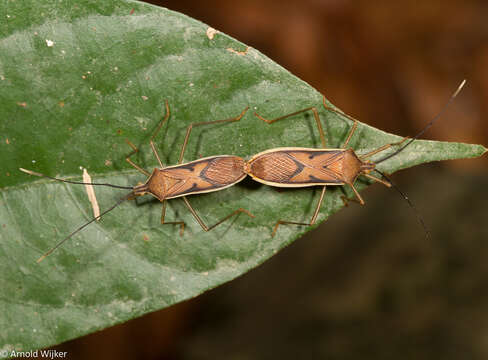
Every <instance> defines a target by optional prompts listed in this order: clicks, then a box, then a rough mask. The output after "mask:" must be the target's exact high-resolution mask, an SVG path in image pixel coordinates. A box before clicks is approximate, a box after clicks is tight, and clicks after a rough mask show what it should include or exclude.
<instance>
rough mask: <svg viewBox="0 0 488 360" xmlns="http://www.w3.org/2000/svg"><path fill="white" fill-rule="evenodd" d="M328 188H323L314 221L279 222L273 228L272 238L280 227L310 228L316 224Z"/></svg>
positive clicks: (313, 217)
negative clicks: (297, 226)
mask: <svg viewBox="0 0 488 360" xmlns="http://www.w3.org/2000/svg"><path fill="white" fill-rule="evenodd" d="M326 188H327V187H326V186H323V187H322V192H321V193H320V198H319V201H318V202H317V206H316V207H315V211H314V213H313V216H312V219H311V220H310V222H308V223H302V222H297V221H288V220H281V219H280V220H278V221H277V222H276V224H275V226H274V227H273V233H272V234H271V237H274V236H275V235H276V232H277V231H278V227H279V226H280V225H305V226H307V225H308V226H310V225H313V224H315V221H316V220H317V216H318V215H319V211H320V207H321V206H322V201H323V200H324V196H325V190H326Z"/></svg>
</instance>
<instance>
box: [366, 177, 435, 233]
mask: <svg viewBox="0 0 488 360" xmlns="http://www.w3.org/2000/svg"><path fill="white" fill-rule="evenodd" d="M374 171H376V172H377V173H378V174H380V175H381V176H382V177H383V178H385V179H386V180H387V181H388V182H389V183H390V185H391V186H392V187H393V188H394V189H395V190H396V191H397V192H398V193H399V194H400V196H401V197H403V198H404V199H405V201H406V202H407V203H408V205H410V207H411V208H412V209H413V211H414V212H415V215H416V216H417V220H418V221H419V223H420V225H422V227H423V228H424V231H425V236H426V238H427V240H429V239H431V234H430V230H429V228H428V227H427V225H426V224H425V222H424V219H423V217H422V215H421V214H420V211H419V210H418V209H417V207H416V206H415V205H414V204H413V202H412V201H411V200H410V198H409V197H408V196H407V195H406V194H405V193H404V192H403V191H401V190H400V188H399V187H398V186H397V185H396V184H395V183H394V182H393V181H392V180H391V179H390V178H389V177H388V176H386V175H385V174H384V173H383V172H381V171H379V170H378V169H374Z"/></svg>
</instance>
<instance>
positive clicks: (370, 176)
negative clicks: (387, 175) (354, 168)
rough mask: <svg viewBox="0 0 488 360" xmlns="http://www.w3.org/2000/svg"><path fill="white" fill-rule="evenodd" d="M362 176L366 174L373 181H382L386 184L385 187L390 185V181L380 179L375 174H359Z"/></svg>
mask: <svg viewBox="0 0 488 360" xmlns="http://www.w3.org/2000/svg"><path fill="white" fill-rule="evenodd" d="M361 175H363V176H366V177H367V178H368V179H371V180H373V181H376V182H379V183H382V184H383V185H385V186H387V187H391V183H389V182H388V181H385V180H383V179H380V178H377V177H375V176H372V175H369V174H364V173H363V174H361Z"/></svg>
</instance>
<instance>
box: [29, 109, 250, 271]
mask: <svg viewBox="0 0 488 360" xmlns="http://www.w3.org/2000/svg"><path fill="white" fill-rule="evenodd" d="M165 108H166V115H165V116H164V118H163V120H162V121H161V122H160V123H159V125H158V127H157V128H156V130H155V131H154V133H153V135H152V136H151V139H150V141H149V143H150V145H151V149H152V152H153V154H154V156H155V157H156V159H157V160H158V163H159V166H160V167H159V168H155V169H153V171H152V173H149V172H148V171H146V170H145V169H143V168H142V167H140V166H139V165H137V164H135V163H134V162H133V161H132V160H131V159H130V157H131V156H132V155H134V154H135V153H136V152H138V149H137V147H136V146H135V145H133V144H132V143H131V142H130V141H128V140H127V143H128V144H129V146H130V147H131V148H132V149H133V151H132V152H131V153H130V154H129V156H128V157H127V158H126V160H127V162H128V163H129V164H131V165H132V166H133V167H134V168H136V169H137V170H138V171H139V172H141V173H143V174H144V175H146V176H147V177H148V178H147V180H146V182H145V183H144V184H140V185H136V186H134V187H128V186H118V185H112V184H102V183H84V182H79V181H70V180H63V179H58V178H55V177H51V176H47V175H43V174H40V173H37V172H34V171H31V170H25V169H22V168H20V170H21V171H23V172H25V173H27V174H30V175H35V176H40V177H46V178H49V179H53V180H57V181H62V182H66V183H71V184H89V185H100V186H110V187H114V188H119V189H130V190H131V192H130V193H128V194H127V195H125V196H124V197H122V198H121V199H119V200H118V201H117V202H116V203H115V204H114V205H112V206H111V207H110V208H109V209H107V210H105V211H104V212H102V213H101V214H100V215H99V216H96V217H94V218H93V219H91V220H90V221H88V222H87V223H85V224H83V225H82V226H80V227H79V228H78V229H76V230H75V231H73V232H72V233H71V234H69V235H68V236H66V237H65V238H64V239H63V240H61V241H60V242H58V243H57V244H56V245H55V246H54V247H52V248H51V249H49V250H48V251H47V252H46V253H44V255H42V256H41V257H40V258H39V259H38V260H37V262H38V263H39V262H41V261H42V260H43V259H44V258H46V256H48V255H49V254H51V253H52V252H53V251H54V250H56V249H57V248H58V247H59V246H61V245H62V244H63V243H64V242H65V241H67V240H68V239H70V238H71V237H72V236H73V235H75V234H76V233H77V232H79V231H80V230H82V229H83V228H85V227H86V226H88V225H89V224H91V223H92V222H93V221H95V220H97V219H99V218H101V217H102V216H103V215H105V214H106V213H108V212H110V211H112V210H113V209H114V208H116V207H117V206H119V205H120V204H121V203H123V202H124V201H126V200H129V199H134V198H135V197H137V196H142V195H145V194H150V195H152V196H154V197H155V198H156V199H158V200H159V201H161V202H162V203H163V206H162V212H161V224H163V225H166V224H174V225H180V235H183V231H184V228H185V223H184V222H183V221H166V220H165V214H166V200H168V199H174V198H178V197H182V198H183V201H184V203H185V205H186V206H187V207H188V209H189V210H190V212H191V214H192V215H193V217H194V218H195V219H196V221H197V222H198V223H199V224H200V226H201V227H202V229H203V230H204V231H210V230H212V229H213V228H215V227H216V226H218V225H220V224H222V223H223V222H224V221H226V220H227V219H229V218H231V217H232V216H234V215H237V214H238V213H241V212H243V213H245V214H246V215H248V216H250V217H254V215H252V214H251V213H250V212H249V211H247V210H245V209H242V208H239V209H237V210H235V211H233V212H232V213H230V214H229V215H227V216H226V217H224V218H223V219H221V220H219V221H217V222H216V223H215V224H213V225H211V226H207V225H206V224H205V223H204V221H203V220H202V219H201V218H200V216H199V215H198V214H197V212H196V211H195V209H193V207H192V206H191V204H190V202H189V201H188V199H187V198H186V197H187V196H188V195H193V194H202V193H208V192H213V191H218V190H223V189H225V188H228V187H229V186H232V185H234V184H237V183H238V182H239V181H241V180H243V179H244V178H245V177H246V173H245V172H244V163H245V162H244V159H242V158H240V157H238V156H233V155H217V156H209V157H206V158H202V159H198V160H194V161H190V162H187V163H183V156H184V154H185V149H186V146H187V144H188V140H189V138H190V134H191V131H192V129H193V128H195V127H197V126H203V125H211V124H219V123H226V122H235V121H239V120H240V119H241V118H242V117H243V116H244V114H245V113H246V111H247V110H248V108H247V107H246V108H245V109H244V110H243V111H242V112H241V114H239V115H238V116H236V117H233V118H229V119H224V120H215V121H205V122H198V123H193V124H191V125H189V126H188V128H187V130H186V136H185V140H184V141H183V146H182V148H181V152H180V157H179V160H178V164H177V165H173V166H166V167H165V166H164V165H163V162H162V161H161V158H160V157H159V155H158V152H157V150H156V146H155V144H154V138H155V137H156V135H157V134H158V132H159V130H160V129H161V127H162V126H163V124H164V123H165V122H166V121H167V120H168V118H169V116H170V110H169V105H168V102H167V101H165Z"/></svg>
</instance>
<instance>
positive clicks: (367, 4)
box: [56, 0, 488, 360]
mask: <svg viewBox="0 0 488 360" xmlns="http://www.w3.org/2000/svg"><path fill="white" fill-rule="evenodd" d="M153 3H155V4H158V5H161V6H164V7H167V8H169V9H172V10H176V11H180V12H182V13H184V14H187V15H189V16H191V17H193V18H196V19H198V20H201V21H203V22H205V23H207V24H209V25H210V26H212V27H214V28H216V29H218V30H220V31H222V32H225V33H227V34H229V35H231V36H233V37H235V38H237V39H239V40H241V41H242V42H244V43H246V44H248V45H250V46H252V47H254V48H257V49H259V50H260V51H261V52H263V53H264V54H266V55H268V56H269V57H270V58H272V59H273V60H275V61H276V62H278V63H279V64H281V65H282V66H284V67H285V68H287V69H288V70H290V71H291V72H292V73H294V74H295V75H297V76H298V77H300V78H302V79H303V80H305V81H307V82H308V83H309V84H311V85H312V86H314V87H315V88H316V89H317V90H319V91H320V92H322V93H323V94H325V95H326V96H327V98H328V99H329V100H331V101H332V102H333V103H334V104H335V105H337V106H338V107H340V108H341V109H342V110H344V111H346V112H347V113H348V114H350V115H352V116H355V117H357V118H359V119H360V120H361V121H363V122H366V123H368V124H370V125H372V126H375V127H378V128H381V129H384V130H386V131H389V132H393V133H397V134H400V135H412V134H415V133H416V132H417V131H418V130H419V129H420V128H421V127H422V126H423V125H424V124H426V123H427V122H428V121H429V120H430V119H432V118H433V116H434V115H435V114H436V113H437V112H438V111H439V110H440V108H441V107H442V105H443V104H444V103H445V102H446V100H447V99H448V97H449V96H450V94H451V93H452V92H453V91H454V90H455V88H456V87H457V86H458V84H459V82H460V81H461V80H462V79H464V78H466V79H468V86H467V87H466V88H465V90H463V92H462V93H461V95H460V96H459V97H458V98H457V99H456V101H455V103H454V104H453V105H452V106H451V107H450V109H449V110H448V112H447V114H446V115H445V116H444V117H443V118H442V119H441V121H439V122H438V123H436V125H435V126H434V127H433V128H432V129H431V130H429V132H428V133H427V134H426V135H425V137H426V138H429V139H435V140H450V141H461V142H471V143H480V144H484V145H485V146H486V145H488V126H487V125H486V124H487V112H488V104H487V101H486V98H487V95H488V2H486V1H482V0H478V1H476V0H469V1H446V0H430V1H429V0H427V1H406V0H401V1H389V0H388V1H387V0H383V1H366V0H364V1H354V2H353V1H347V0H300V1H298V0H281V1H271V0H262V1H258V0H242V1H238V2H233V1H226V0H207V1H202V2H197V1H189V0H178V1H176V0H175V1H160V2H157V1H153ZM487 160H488V156H485V158H484V159H479V160H468V161H456V162H448V163H442V164H433V165H428V166H423V167H417V168H414V169H411V170H408V171H404V172H402V173H400V174H398V175H395V177H394V179H395V180H396V181H397V183H398V184H399V186H400V187H401V188H402V189H403V190H404V191H405V192H406V193H407V194H409V196H410V198H412V199H413V200H414V202H415V203H416V204H417V206H418V208H419V209H420V211H421V213H422V214H423V216H424V218H425V221H426V222H427V223H428V225H429V227H430V228H431V229H432V235H433V239H432V240H431V241H426V240H425V238H424V234H423V231H422V228H421V227H420V226H419V225H418V224H417V223H416V219H415V216H414V214H413V212H412V210H411V209H410V208H408V206H406V204H405V202H404V201H402V200H401V199H400V198H399V197H398V195H397V194H395V193H394V192H391V191H388V190H385V189H383V188H382V187H381V186H380V185H376V186H373V187H371V188H370V190H368V191H366V192H365V193H364V198H365V200H366V206H365V207H361V208H360V207H359V206H355V204H352V205H351V206H349V209H347V210H346V211H342V212H340V213H339V214H337V215H335V216H333V217H332V218H331V219H329V221H327V223H325V224H323V225H322V226H321V227H320V228H319V229H317V230H316V231H314V232H313V233H312V234H310V235H309V236H307V237H305V238H302V239H300V240H299V241H297V242H295V244H293V245H292V246H290V247H288V248H287V249H285V250H284V251H282V252H281V253H280V254H278V255H277V256H275V257H274V258H273V259H271V260H270V261H268V262H267V263H265V264H264V265H262V266H261V267H259V268H258V269H255V270H254V271H251V272H250V273H248V274H246V275H245V276H243V277H241V278H239V279H237V280H235V281H232V282H231V283H228V284H226V285H224V286H221V287H219V288H218V289H215V290H213V291H210V292H208V293H207V294H204V295H203V296H200V297H198V298H196V299H193V300H191V301H188V302H185V303H183V304H179V305H177V306H174V307H171V308H169V309H166V310H163V311H160V312H157V313H153V314H149V315H147V316H145V317H143V318H140V319H136V320H133V321H130V322H128V323H126V324H123V325H119V326H116V327H113V328H111V329H108V330H105V331H102V332H100V333H97V334H93V335H90V336H87V337H84V338H82V339H79V340H76V341H72V342H69V343H66V344H63V345H61V346H58V347H56V349H57V350H61V351H68V352H69V353H68V356H69V358H70V359H87V358H91V359H154V360H155V359H202V360H203V359H205V360H206V359H226V360H227V359H239V360H241V359H242V360H244V359H298V358H302V359H304V358H306V359H359V358H361V359H369V358H371V359H392V358H396V359H412V358H416V359H432V358H442V359H460V358H462V359H486V358H488V280H487V278H488V266H487V261H486V258H487V256H488V242H487V241H488V227H487V224H486V223H487V219H488V205H487V204H486V200H485V199H486V198H487V196H486V194H487V190H486V189H487V188H488V172H487V171H486V170H485V168H486V166H487V164H488V161H487ZM447 225H448V226H447Z"/></svg>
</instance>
